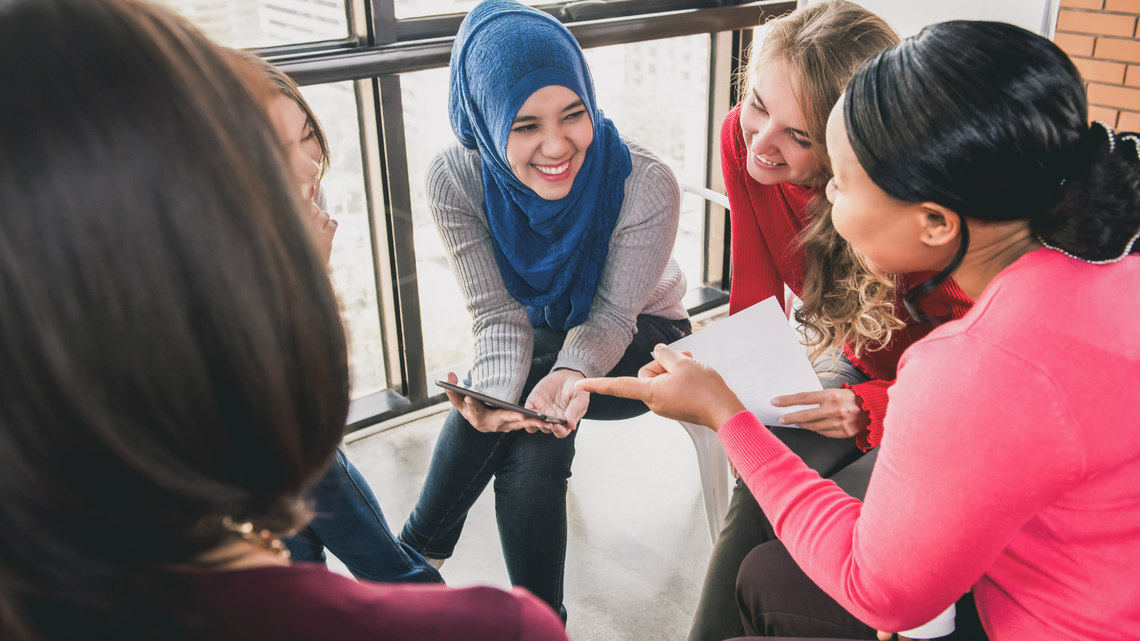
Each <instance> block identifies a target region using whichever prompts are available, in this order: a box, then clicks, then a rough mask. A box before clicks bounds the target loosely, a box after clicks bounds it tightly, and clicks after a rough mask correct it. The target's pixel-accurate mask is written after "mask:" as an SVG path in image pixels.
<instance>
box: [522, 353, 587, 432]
mask: <svg viewBox="0 0 1140 641" xmlns="http://www.w3.org/2000/svg"><path fill="white" fill-rule="evenodd" d="M585 378H586V377H585V375H583V374H582V372H579V371H576V370H572V369H556V370H554V371H552V372H550V373H549V374H547V375H546V376H543V377H542V380H540V381H539V382H538V384H537V385H535V386H534V389H533V390H531V392H530V396H529V397H528V398H527V400H526V405H525V406H526V407H529V408H532V409H535V410H537V411H539V412H542V413H543V414H546V415H547V416H551V417H556V418H562V419H566V425H558V424H556V423H544V424H543V426H542V427H540V428H539V430H541V431H543V432H546V433H547V434H553V435H555V436H557V437H558V438H566V437H567V436H568V435H569V434H570V432H572V431H573V430H574V429H575V428H576V427H578V421H580V420H581V419H582V417H583V416H585V415H586V408H587V407H589V405H590V393H589V392H587V391H585V390H580V389H577V388H576V387H574V384H575V383H577V382H578V381H580V380H583V379H585ZM527 431H531V430H529V429H528V430H527Z"/></svg>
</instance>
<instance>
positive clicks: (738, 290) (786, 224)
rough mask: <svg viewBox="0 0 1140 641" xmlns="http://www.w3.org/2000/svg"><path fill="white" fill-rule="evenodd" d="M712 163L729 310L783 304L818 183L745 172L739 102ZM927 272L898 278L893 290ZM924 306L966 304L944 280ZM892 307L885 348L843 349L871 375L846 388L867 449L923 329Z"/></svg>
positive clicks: (955, 309)
mask: <svg viewBox="0 0 1140 641" xmlns="http://www.w3.org/2000/svg"><path fill="white" fill-rule="evenodd" d="M720 149H721V152H720V153H721V157H720V161H721V162H720V166H721V171H722V172H723V174H724V184H725V189H726V190H727V192H728V202H729V205H730V209H731V216H732V292H731V294H730V295H729V303H728V311H729V313H730V314H735V313H736V312H738V311H740V310H742V309H745V308H747V307H749V306H751V305H752V304H754V303H757V302H759V301H762V300H764V299H766V298H769V297H771V296H775V297H776V299H777V300H779V301H780V304H781V305H783V300H784V285H785V284H787V286H788V287H789V288H790V289H791V290H792V291H793V292H794V293H795V294H796V295H797V296H798V295H799V294H800V290H801V288H802V287H803V280H804V252H803V249H802V248H800V247H799V244H798V243H797V242H796V236H797V235H798V234H799V233H800V231H802V230H803V228H804V227H805V226H806V225H807V223H808V222H809V215H808V212H807V204H808V201H809V200H810V199H811V197H812V196H813V195H815V194H816V193H817V192H818V191H819V188H811V187H801V186H799V185H792V184H790V183H780V184H778V185H762V184H760V183H758V182H756V181H755V180H753V179H752V177H751V176H749V175H748V170H747V169H745V159H746V157H747V156H746V153H747V151H746V149H745V146H744V136H743V134H742V133H741V131H740V105H737V106H736V107H735V108H733V109H732V111H729V112H728V115H727V116H725V118H724V122H723V123H722V125H721V131H720ZM927 277H929V274H911V275H909V277H908V276H904V277H903V278H902V283H901V286H900V294H901V292H903V291H905V289H906V287H907V286H908V285H910V284H913V283H919V282H922V280H925V279H926V278H927ZM922 305H923V307H924V309H931V310H934V309H940V310H944V309H948V310H949V311H950V316H951V318H961V317H962V316H963V315H965V313H966V311H967V310H969V309H970V305H971V301H970V299H969V297H968V296H966V294H965V293H964V292H962V290H961V289H960V288H959V287H958V285H957V284H956V283H954V281H952V280H947V281H946V282H945V283H943V285H942V286H941V287H940V288H938V289H937V290H935V291H934V292H933V293H931V294H930V295H929V296H927V297H926V299H924V300H923V301H922ZM896 310H898V314H899V318H900V319H901V320H902V321H903V322H905V323H906V324H907V326H906V328H904V329H902V330H900V331H897V332H895V333H894V334H892V335H891V341H890V342H889V343H888V344H887V346H886V347H884V348H883V349H880V350H876V351H873V352H867V353H864V354H863V355H861V356H855V353H854V351H853V350H852V349H851V348H850V347H845V348H844V350H843V351H844V353H845V354H846V355H847V357H848V358H849V359H850V360H851V363H852V364H853V365H855V366H856V367H858V368H859V370H860V371H862V372H863V373H864V374H866V375H867V376H869V377H870V378H871V379H872V380H870V381H868V382H866V383H861V384H859V385H852V386H850V387H851V389H852V390H854V392H855V393H856V394H857V395H858V396H859V398H860V400H861V401H862V404H863V409H865V410H866V411H867V413H868V415H869V416H870V419H871V424H870V426H869V427H868V431H867V432H866V433H864V434H860V435H859V436H858V437H856V440H857V443H858V444H859V446H860V447H861V448H863V449H864V450H868V449H870V448H872V447H874V446H876V445H878V444H879V442H880V441H881V440H882V437H883V417H884V416H885V415H886V411H887V388H889V387H890V386H891V384H892V383H893V382H894V378H895V370H896V368H897V367H898V362H899V357H900V356H901V355H902V353H903V350H905V349H906V348H907V347H908V346H909V345H910V344H911V343H913V342H915V341H917V340H918V339H920V338H922V337H923V336H926V334H927V333H928V332H930V330H931V326H930V325H929V324H926V323H915V322H913V321H912V320H911V318H910V316H909V315H907V313H906V310H905V308H904V307H903V305H902V300H901V298H900V299H899V300H898V301H897V304H896Z"/></svg>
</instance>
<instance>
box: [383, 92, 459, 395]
mask: <svg viewBox="0 0 1140 641" xmlns="http://www.w3.org/2000/svg"><path fill="white" fill-rule="evenodd" d="M400 88H401V90H402V92H403V96H402V98H403V104H404V129H405V134H406V137H407V141H408V176H409V180H410V181H411V185H410V187H411V194H412V224H413V226H414V232H413V233H414V234H415V243H416V272H417V277H418V280H419V287H420V317H421V319H422V321H423V335H424V361H425V366H426V367H427V371H428V372H439V371H442V370H446V369H451V368H453V367H454V366H456V365H458V364H460V363H465V362H467V361H470V360H471V356H472V351H471V349H472V347H473V345H472V338H471V314H469V313H468V312H467V308H466V306H465V304H464V300H463V293H462V292H461V291H460V290H459V284H458V283H457V282H456V280H455V274H454V273H453V272H452V271H451V264H450V263H449V262H448V259H447V252H446V251H445V250H444V248H443V243H442V241H440V239H439V233H438V232H436V230H435V223H434V222H433V221H432V217H431V210H430V209H429V208H428V200H427V190H426V185H425V184H424V183H425V180H424V177H425V176H426V175H427V166H428V162H430V161H431V159H432V156H434V155H435V154H436V152H438V151H439V150H440V149H443V148H444V147H446V146H447V145H450V144H452V143H454V142H455V135H454V134H452V133H451V125H450V123H449V121H448V118H447V69H431V70H428V71H418V72H415V73H406V74H403V75H401V76H400Z"/></svg>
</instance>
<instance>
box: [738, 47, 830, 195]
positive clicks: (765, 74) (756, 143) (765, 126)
mask: <svg viewBox="0 0 1140 641" xmlns="http://www.w3.org/2000/svg"><path fill="white" fill-rule="evenodd" d="M790 71H791V67H789V65H788V64H787V63H786V62H784V61H783V60H773V61H771V62H768V63H767V64H764V65H762V66H760V67H759V68H758V69H757V70H756V71H755V72H754V74H753V76H752V81H751V82H750V83H749V86H748V93H747V95H746V96H745V98H744V105H743V106H742V107H741V108H740V129H741V131H742V132H743V134H744V146H745V148H746V150H747V152H748V159H747V161H746V166H747V169H748V175H749V176H752V179H753V180H755V181H756V182H759V183H760V184H763V185H775V184H777V183H782V182H790V183H793V184H796V185H811V184H813V183H814V182H815V181H816V180H817V179H818V176H819V174H820V165H819V159H818V157H817V156H816V155H815V152H814V151H813V150H812V145H813V144H816V141H813V140H812V138H811V136H810V135H809V134H808V132H807V131H806V128H805V126H804V118H803V114H802V113H801V112H800V106H799V104H798V103H797V102H796V96H795V88H794V86H793V84H792V78H793V77H792V75H791V74H790Z"/></svg>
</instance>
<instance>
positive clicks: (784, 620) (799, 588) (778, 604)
mask: <svg viewBox="0 0 1140 641" xmlns="http://www.w3.org/2000/svg"><path fill="white" fill-rule="evenodd" d="M737 603H738V606H739V608H740V612H741V616H742V618H743V623H744V630H745V634H748V635H751V636H753V637H765V638H771V637H787V638H797V639H802V638H805V637H826V638H832V639H875V638H876V637H875V630H874V629H873V628H871V627H870V626H868V625H866V624H864V623H863V622H862V621H860V620H858V619H856V618H855V617H853V616H851V615H850V614H848V613H847V611H846V610H844V609H843V608H842V607H840V605H839V604H838V603H836V601H835V599H832V598H831V597H830V596H828V595H827V594H826V593H824V591H823V590H821V589H819V588H818V587H817V586H816V585H815V583H813V582H812V580H811V579H809V578H808V576H807V575H806V574H804V572H803V570H801V569H800V568H799V566H798V565H796V562H795V561H794V560H793V559H792V556H791V555H790V554H788V551H787V549H786V548H785V547H784V544H783V543H780V542H779V541H771V542H768V543H765V544H763V545H761V546H759V547H757V548H756V549H755V550H753V551H752V552H751V553H749V555H748V557H747V558H745V560H744V565H743V566H742V567H741V568H740V576H739V579H738V581H737ZM941 638H942V639H945V640H946V641H985V639H986V634H985V632H984V631H983V630H982V625H981V621H980V620H979V619H978V613H977V610H976V608H975V607H974V599H973V595H971V594H966V595H965V596H964V597H962V598H961V599H959V600H958V603H957V614H956V616H955V619H954V632H953V633H951V634H950V635H949V636H945V637H941Z"/></svg>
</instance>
